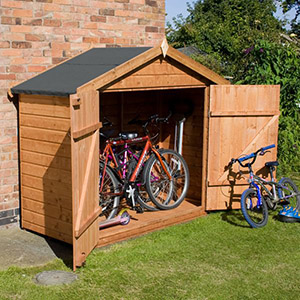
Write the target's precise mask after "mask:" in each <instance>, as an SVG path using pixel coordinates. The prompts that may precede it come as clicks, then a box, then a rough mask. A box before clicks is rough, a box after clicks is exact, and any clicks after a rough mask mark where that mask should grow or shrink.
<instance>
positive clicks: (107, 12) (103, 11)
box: [99, 8, 115, 16]
mask: <svg viewBox="0 0 300 300" xmlns="http://www.w3.org/2000/svg"><path fill="white" fill-rule="evenodd" d="M99 15H103V16H114V15H115V10H114V9H112V8H104V9H100V10H99Z"/></svg>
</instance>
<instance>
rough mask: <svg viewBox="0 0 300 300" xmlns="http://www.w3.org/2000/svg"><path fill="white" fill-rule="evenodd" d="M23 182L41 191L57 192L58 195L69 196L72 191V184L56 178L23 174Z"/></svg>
mask: <svg viewBox="0 0 300 300" xmlns="http://www.w3.org/2000/svg"><path fill="white" fill-rule="evenodd" d="M21 182H22V186H26V187H30V188H35V189H38V190H40V191H46V192H50V193H53V194H56V193H57V196H59V195H63V196H67V197H68V196H70V195H71V191H72V188H71V186H69V185H67V184H65V183H62V182H59V181H56V180H50V179H43V178H39V177H34V176H30V175H26V174H22V175H21Z"/></svg>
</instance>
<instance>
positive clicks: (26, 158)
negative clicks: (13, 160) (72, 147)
mask: <svg viewBox="0 0 300 300" xmlns="http://www.w3.org/2000/svg"><path fill="white" fill-rule="evenodd" d="M20 158H21V161H22V162H26V163H31V164H35V165H39V166H45V167H50V166H51V167H52V168H56V169H60V170H66V171H71V160H70V158H66V157H57V156H54V155H48V154H44V153H36V152H32V151H27V150H23V151H21V153H20Z"/></svg>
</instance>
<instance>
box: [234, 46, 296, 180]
mask: <svg viewBox="0 0 300 300" xmlns="http://www.w3.org/2000/svg"><path fill="white" fill-rule="evenodd" d="M242 65H243V66H244V67H243V69H242V70H241V72H240V73H239V75H238V76H239V77H240V78H241V79H240V80H238V81H237V82H236V84H279V85H280V87H281V88H280V111H281V116H280V120H279V136H278V159H279V161H280V167H279V173H280V174H281V175H283V174H284V175H293V174H299V173H300V163H299V158H300V125H299V123H300V117H299V116H300V111H299V109H300V80H299V78H300V59H299V55H298V54H297V51H296V49H295V48H294V47H292V46H290V45H288V44H285V45H282V44H275V43H270V42H267V41H264V40H260V41H258V42H257V43H256V44H255V45H254V46H252V47H250V48H248V49H246V51H245V56H244V59H243V62H242ZM297 176H298V175H297Z"/></svg>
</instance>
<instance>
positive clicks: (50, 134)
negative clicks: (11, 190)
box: [19, 95, 72, 243]
mask: <svg viewBox="0 0 300 300" xmlns="http://www.w3.org/2000/svg"><path fill="white" fill-rule="evenodd" d="M19 98H20V99H19V105H20V109H19V111H20V116H19V117H20V119H19V120H20V132H19V135H20V173H21V176H20V177H21V216H22V222H21V225H22V227H23V228H25V229H30V230H33V231H36V232H38V233H41V234H45V235H47V236H50V237H53V238H56V239H59V240H63V241H65V242H69V243H72V180H71V179H72V178H71V144H70V107H69V99H68V98H60V97H49V96H35V95H20V96H19Z"/></svg>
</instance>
